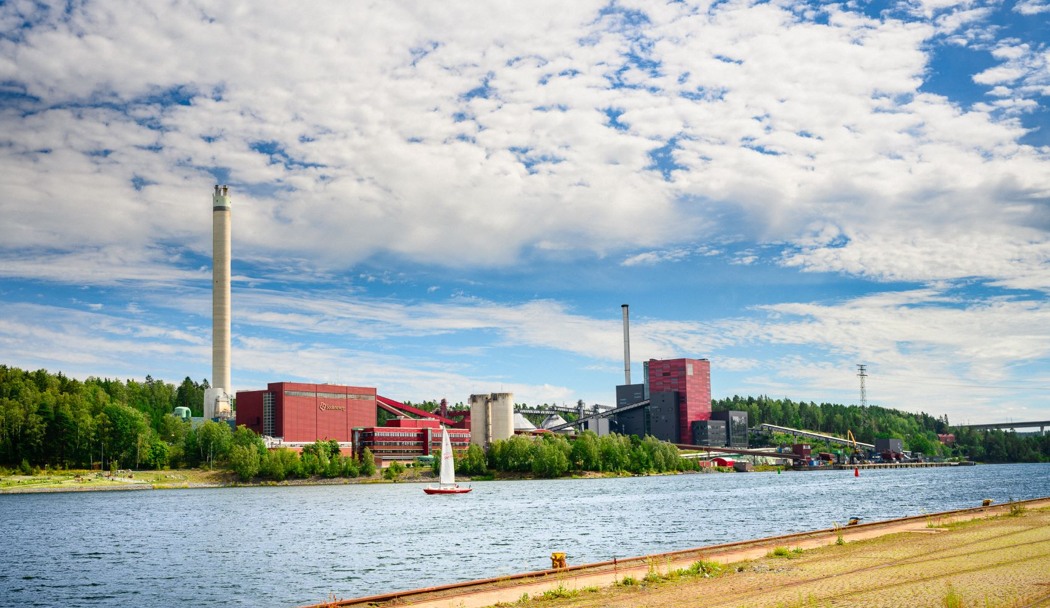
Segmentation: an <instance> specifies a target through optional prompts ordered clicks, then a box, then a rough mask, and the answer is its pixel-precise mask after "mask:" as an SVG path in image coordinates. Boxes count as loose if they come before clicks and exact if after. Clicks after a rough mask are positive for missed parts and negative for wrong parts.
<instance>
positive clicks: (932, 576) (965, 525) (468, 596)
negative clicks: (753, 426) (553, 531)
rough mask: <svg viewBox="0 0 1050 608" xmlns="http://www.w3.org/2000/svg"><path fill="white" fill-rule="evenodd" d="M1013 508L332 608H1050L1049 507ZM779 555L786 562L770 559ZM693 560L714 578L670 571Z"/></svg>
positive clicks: (1042, 503)
mask: <svg viewBox="0 0 1050 608" xmlns="http://www.w3.org/2000/svg"><path fill="white" fill-rule="evenodd" d="M1014 510H1015V511H1023V512H1020V513H1019V514H1016V515H1010V506H1008V505H1000V506H992V507H988V508H981V509H967V510H963V511H955V512H950V513H944V514H934V515H930V516H925V517H912V518H905V519H901V520H894V521H890V522H877V523H873V524H866V525H861V526H851V527H846V528H841V529H839V530H823V531H818V532H814V533H811V534H797V535H789V536H785V537H777V538H770V539H761V540H757V541H749V542H744V543H732V544H729V545H720V546H717V547H707V548H700V549H696V550H691V551H680V552H675V553H668V554H663V555H660V556H651V557H649V558H638V559H635V560H624V561H621V562H618V563H616V564H610V563H603V564H594V565H589V566H582V567H578V568H573V569H570V570H569V571H561V572H550V571H549V572H548V573H546V574H544V575H541V576H531V577H527V578H525V577H522V578H513V579H509V580H507V579H505V580H493V581H476V582H474V583H467V584H464V585H454V586H449V587H448V588H444V589H434V590H430V591H429V592H422V593H421V592H412V593H409V594H403V595H402V596H401V597H397V598H393V597H374V598H359V599H358V600H351V601H342V602H337V603H335V604H332V605H340V606H354V605H357V606H363V605H369V606H395V605H396V606H412V607H418V608H422V607H427V608H481V607H485V606H494V605H501V606H510V605H515V606H543V607H544V608H547V607H552V608H563V607H570V606H571V607H573V608H576V607H595V608H597V607H602V608H606V607H608V608H617V607H623V608H627V607H631V608H635V607H642V606H653V607H657V606H659V607H665V606H666V607H681V608H686V607H689V608H695V607H696V606H704V607H705V608H707V607H711V608H744V607H754V608H759V607H765V606H768V607H771V608H772V607H777V608H809V607H824V606H834V607H836V608H839V607H843V606H858V607H859V606H863V607H865V608H877V607H880V606H886V607H895V608H896V607H900V606H946V605H957V606H994V607H1000V606H1018V607H1021V606H1046V607H1048V608H1050V499H1041V500H1036V501H1027V502H1026V503H1023V504H1017V505H1015V506H1014ZM840 538H841V539H842V544H839V539H840ZM776 548H780V550H779V551H778V553H786V555H783V556H779V557H774V556H771V555H770V553H771V552H773V551H774V549H776ZM698 560H704V561H707V562H715V563H717V564H720V565H723V566H724V568H723V572H722V574H720V575H718V576H714V577H711V578H704V577H698V576H688V575H684V574H677V573H676V571H678V570H680V569H682V570H684V569H688V568H689V567H690V566H691V565H692V564H694V563H695V562H697V561H698ZM647 579H648V580H647ZM625 580H626V581H628V582H632V581H633V582H636V583H637V584H628V585H625V584H623V583H624V582H625ZM529 598H531V599H529ZM955 600H958V603H955V604H951V602H953V601H955Z"/></svg>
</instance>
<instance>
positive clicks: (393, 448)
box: [354, 418, 470, 461]
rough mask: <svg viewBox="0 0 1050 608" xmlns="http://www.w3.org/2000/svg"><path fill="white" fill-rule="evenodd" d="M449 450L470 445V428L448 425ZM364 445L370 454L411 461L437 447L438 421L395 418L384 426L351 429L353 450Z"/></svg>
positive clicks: (439, 446) (439, 423) (387, 459)
mask: <svg viewBox="0 0 1050 608" xmlns="http://www.w3.org/2000/svg"><path fill="white" fill-rule="evenodd" d="M446 430H447V431H448V438H449V441H451V442H452V450H453V451H454V452H458V451H460V450H466V449H467V448H468V447H470V429H457V428H448V427H446ZM365 448H368V449H369V450H371V451H372V454H374V455H375V456H377V457H379V458H382V459H383V460H384V461H390V460H413V459H415V458H416V457H417V456H429V455H431V454H433V453H434V452H435V451H437V450H440V449H441V422H440V421H439V420H436V419H434V418H395V419H394V420H388V421H387V423H386V426H373V427H368V428H363V429H356V430H355V431H354V451H355V452H357V453H358V454H360V452H362V451H364V449H365Z"/></svg>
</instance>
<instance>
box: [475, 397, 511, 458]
mask: <svg viewBox="0 0 1050 608" xmlns="http://www.w3.org/2000/svg"><path fill="white" fill-rule="evenodd" d="M513 434H514V393H489V394H487V395H471V396H470V442H471V443H474V444H477V445H480V446H482V447H484V446H486V445H488V444H490V443H492V442H493V441H496V440H498V439H509V438H510V436H511V435H513Z"/></svg>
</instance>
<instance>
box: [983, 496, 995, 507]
mask: <svg viewBox="0 0 1050 608" xmlns="http://www.w3.org/2000/svg"><path fill="white" fill-rule="evenodd" d="M992 502H993V501H992V499H991V498H985V499H984V500H982V501H981V506H982V507H990V506H992Z"/></svg>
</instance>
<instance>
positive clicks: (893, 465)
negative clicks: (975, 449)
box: [831, 460, 977, 471]
mask: <svg viewBox="0 0 1050 608" xmlns="http://www.w3.org/2000/svg"><path fill="white" fill-rule="evenodd" d="M975 464H977V463H975V462H971V461H969V460H965V461H962V462H872V463H867V464H835V465H831V466H832V468H834V469H835V470H839V471H848V470H849V469H914V468H927V467H972V466H974V465H975Z"/></svg>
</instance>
